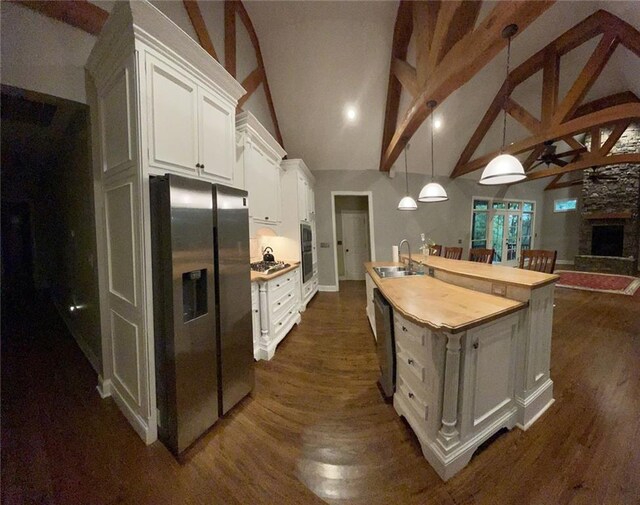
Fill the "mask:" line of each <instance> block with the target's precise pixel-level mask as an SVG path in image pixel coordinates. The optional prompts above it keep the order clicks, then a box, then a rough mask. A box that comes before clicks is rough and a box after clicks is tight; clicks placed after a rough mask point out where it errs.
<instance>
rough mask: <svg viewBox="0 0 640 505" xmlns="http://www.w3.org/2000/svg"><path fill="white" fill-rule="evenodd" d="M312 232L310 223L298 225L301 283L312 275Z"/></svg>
mask: <svg viewBox="0 0 640 505" xmlns="http://www.w3.org/2000/svg"><path fill="white" fill-rule="evenodd" d="M312 240H313V233H312V231H311V225H309V224H304V223H303V224H301V225H300V242H301V244H300V247H301V253H302V283H303V284H304V283H306V282H307V281H309V280H311V277H313V246H312Z"/></svg>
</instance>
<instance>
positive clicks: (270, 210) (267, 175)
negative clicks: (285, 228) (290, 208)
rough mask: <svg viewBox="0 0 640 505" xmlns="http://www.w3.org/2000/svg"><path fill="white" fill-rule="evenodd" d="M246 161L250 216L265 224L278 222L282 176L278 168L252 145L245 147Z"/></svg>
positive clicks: (246, 183)
mask: <svg viewBox="0 0 640 505" xmlns="http://www.w3.org/2000/svg"><path fill="white" fill-rule="evenodd" d="M244 160H245V185H246V188H247V191H248V192H249V216H250V217H251V218H253V219H254V220H255V221H260V222H263V223H276V222H278V220H279V218H280V212H279V209H280V174H279V172H278V169H277V167H276V166H274V165H273V164H272V163H271V162H270V161H269V160H268V159H267V158H265V156H264V155H263V154H262V153H261V152H260V151H259V150H258V149H257V148H256V147H255V146H254V145H253V144H252V143H248V144H246V146H245V153H244ZM276 203H277V205H276Z"/></svg>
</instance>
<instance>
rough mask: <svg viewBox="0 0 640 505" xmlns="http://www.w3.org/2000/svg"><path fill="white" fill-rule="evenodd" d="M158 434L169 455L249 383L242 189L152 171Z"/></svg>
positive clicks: (244, 196) (247, 273)
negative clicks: (154, 175)
mask: <svg viewBox="0 0 640 505" xmlns="http://www.w3.org/2000/svg"><path fill="white" fill-rule="evenodd" d="M150 195H151V235H152V269H153V293H154V333H155V335H154V339H155V354H156V356H155V364H156V398H157V406H158V411H159V420H158V435H159V438H160V439H161V440H162V441H163V442H164V443H165V445H167V447H169V449H170V450H171V451H172V452H173V453H174V454H176V455H179V454H180V453H182V452H183V451H184V450H185V449H186V448H188V447H189V446H190V445H191V444H192V443H193V442H195V441H196V440H197V439H198V438H199V437H200V436H201V435H202V434H204V433H205V432H206V431H207V430H208V429H209V428H211V426H212V425H213V424H214V423H215V422H216V421H217V419H218V418H219V417H220V416H221V415H223V414H224V413H226V412H227V411H228V410H229V409H231V407H233V406H234V405H235V404H236V403H237V402H238V401H240V400H241V399H242V398H243V397H244V396H246V395H247V394H248V393H249V392H250V391H251V389H252V388H253V382H254V377H253V339H252V327H251V284H250V282H251V281H250V270H249V268H250V267H249V217H248V207H247V193H246V192H244V191H239V190H236V189H233V188H228V187H225V186H221V185H212V184H210V183H207V182H204V181H198V180H193V179H187V178H184V177H179V176H175V175H166V176H163V177H152V178H151V181H150Z"/></svg>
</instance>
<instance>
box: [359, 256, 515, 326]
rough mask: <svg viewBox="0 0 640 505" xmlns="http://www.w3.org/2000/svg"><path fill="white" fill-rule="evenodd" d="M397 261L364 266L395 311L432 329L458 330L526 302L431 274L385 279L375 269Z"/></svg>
mask: <svg viewBox="0 0 640 505" xmlns="http://www.w3.org/2000/svg"><path fill="white" fill-rule="evenodd" d="M395 265H401V263H393V262H380V261H378V262H374V263H371V262H369V263H365V268H366V270H367V273H368V274H369V275H370V276H371V279H372V280H373V282H374V283H375V284H376V286H377V287H378V288H379V289H380V291H381V292H382V294H383V295H384V297H385V298H386V299H387V300H388V301H389V303H391V305H392V306H393V308H394V309H395V310H396V311H398V312H400V313H401V314H402V315H403V316H405V317H407V318H408V319H410V320H412V321H414V322H416V323H418V324H420V325H424V326H427V327H428V328H430V329H431V330H441V329H444V330H446V331H448V332H450V333H457V332H460V331H464V330H467V329H469V328H473V327H475V326H479V325H482V324H485V323H488V322H490V321H492V320H494V319H497V318H499V317H502V316H506V315H508V314H511V313H513V312H516V311H518V310H520V309H522V308H524V307H525V306H526V303H523V302H519V301H515V300H510V299H507V298H502V297H498V296H493V295H490V294H486V293H479V292H477V291H473V290H471V289H467V288H463V287H459V286H455V285H453V284H449V283H447V282H443V281H440V280H438V279H434V278H432V277H429V276H428V275H413V276H408V277H401V278H393V277H392V278H386V279H383V278H381V277H380V276H378V274H377V273H376V272H375V271H374V270H373V267H376V266H395Z"/></svg>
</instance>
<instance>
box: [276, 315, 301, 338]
mask: <svg viewBox="0 0 640 505" xmlns="http://www.w3.org/2000/svg"><path fill="white" fill-rule="evenodd" d="M297 315H298V313H297V311H296V310H295V308H294V307H292V308H290V309H289V310H287V311H286V312H284V313H282V314H281V315H280V317H279V318H278V319H276V320H275V321H274V323H273V333H274V334H275V336H276V339H279V337H281V336H282V333H283V332H285V333H286V332H288V331H289V329H290V328H291V326H292V324H293V320H294V319H295V318H296V316H297Z"/></svg>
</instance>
